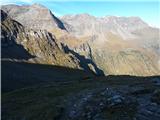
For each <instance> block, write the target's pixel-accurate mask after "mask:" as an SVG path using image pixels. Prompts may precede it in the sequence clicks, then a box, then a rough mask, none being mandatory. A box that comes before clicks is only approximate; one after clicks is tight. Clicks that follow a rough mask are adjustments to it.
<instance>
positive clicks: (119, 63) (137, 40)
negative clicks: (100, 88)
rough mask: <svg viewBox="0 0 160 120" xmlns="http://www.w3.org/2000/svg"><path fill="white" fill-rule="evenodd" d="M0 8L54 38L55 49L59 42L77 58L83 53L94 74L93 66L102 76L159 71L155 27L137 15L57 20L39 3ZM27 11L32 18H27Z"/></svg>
mask: <svg viewBox="0 0 160 120" xmlns="http://www.w3.org/2000/svg"><path fill="white" fill-rule="evenodd" d="M2 9H3V10H4V11H5V12H6V13H7V14H8V15H9V16H10V17H11V18H12V19H14V20H16V21H18V22H19V23H21V24H22V25H23V26H25V27H27V28H29V29H33V30H36V33H32V34H35V35H38V34H39V33H40V34H44V32H48V31H49V32H50V33H51V34H52V37H53V39H56V40H57V41H56V43H57V45H58V46H59V48H61V49H62V50H63V49H64V48H63V47H62V46H61V43H62V44H64V45H67V46H68V48H69V49H70V51H72V52H74V53H75V54H79V58H82V57H83V56H84V58H85V59H83V60H82V59H81V61H83V62H82V63H83V64H88V60H89V61H91V64H90V65H89V64H88V65H85V66H89V68H90V69H92V71H94V72H95V73H97V74H100V72H98V71H99V70H98V71H97V70H96V68H98V69H101V70H102V71H103V72H104V74H105V75H108V74H115V75H121V74H122V75H123V74H128V75H138V76H149V75H159V74H160V70H159V68H160V67H159V59H160V58H159V50H160V49H159V48H160V47H159V46H160V39H159V29H157V28H152V27H150V26H148V24H147V23H145V22H144V21H143V20H141V19H140V18H138V17H116V16H105V17H102V18H96V17H94V16H91V15H89V14H79V15H66V16H63V17H61V18H60V19H59V18H57V17H56V16H54V15H53V14H52V13H51V11H50V10H48V9H47V8H46V7H44V6H42V5H39V4H33V5H31V6H18V5H5V6H2ZM31 14H32V16H33V17H28V16H29V15H31ZM40 29H41V30H40ZM46 30H47V31H46ZM48 36H49V35H48ZM49 39H50V38H49ZM43 43H44V42H43ZM45 46H47V45H46V44H45ZM35 47H36V45H35ZM47 48H48V46H47ZM29 49H31V48H29ZM38 51H39V50H38ZM69 53H71V52H69ZM72 54H73V53H72ZM39 56H45V55H44V54H43V55H42V54H41V55H40V54H39ZM74 57H75V55H74ZM50 59H51V58H50ZM50 59H49V61H50ZM86 59H87V60H86ZM63 60H64V59H63ZM63 60H62V61H63ZM58 61H60V60H58ZM70 61H71V60H70ZM81 65H82V64H81ZM85 68H87V67H85Z"/></svg>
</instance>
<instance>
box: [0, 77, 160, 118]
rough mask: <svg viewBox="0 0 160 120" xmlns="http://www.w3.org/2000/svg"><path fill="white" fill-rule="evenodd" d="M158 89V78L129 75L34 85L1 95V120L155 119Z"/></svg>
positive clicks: (158, 108)
mask: <svg viewBox="0 0 160 120" xmlns="http://www.w3.org/2000/svg"><path fill="white" fill-rule="evenodd" d="M117 78H120V79H121V80H118V79H117ZM94 80H96V81H94ZM121 81H122V82H121ZM131 81H132V82H131ZM159 87H160V77H150V78H149V77H148V78H140V77H139V78H138V77H131V76H110V77H98V78H87V79H85V80H80V81H75V80H74V81H70V82H58V83H49V84H43V85H36V86H33V87H27V88H23V89H18V90H16V91H12V92H8V93H4V94H2V119H3V120H17V119H20V120H35V119H36V120H37V119H38V120H44V119H45V120H152V119H154V120H159V119H160V103H159V101H160V89H159Z"/></svg>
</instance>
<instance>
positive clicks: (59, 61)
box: [1, 11, 79, 68]
mask: <svg viewBox="0 0 160 120" xmlns="http://www.w3.org/2000/svg"><path fill="white" fill-rule="evenodd" d="M1 16H2V23H1V28H2V36H1V40H2V58H3V59H5V58H10V56H12V57H14V56H19V58H20V56H24V53H19V50H23V51H25V53H27V54H30V56H32V57H27V59H26V60H30V61H32V62H36V63H43V64H54V65H60V66H67V67H71V68H79V61H78V59H76V58H75V57H74V56H73V55H71V54H70V55H69V54H66V53H64V52H63V51H61V50H60V48H59V47H58V45H57V43H56V41H55V38H54V37H53V36H52V35H51V34H50V33H48V32H47V31H45V30H39V31H33V30H30V29H26V28H25V27H23V25H21V24H20V23H18V22H17V21H14V20H12V19H11V18H10V17H8V16H7V14H6V13H5V12H3V11H1ZM14 46H16V48H17V49H14V48H15V47H14ZM19 46H21V49H20V47H19ZM12 47H13V48H12ZM16 50H17V51H16ZM13 51H14V52H13ZM6 54H7V55H6ZM12 54H14V55H12ZM12 57H11V58H12ZM30 58H31V59H30Z"/></svg>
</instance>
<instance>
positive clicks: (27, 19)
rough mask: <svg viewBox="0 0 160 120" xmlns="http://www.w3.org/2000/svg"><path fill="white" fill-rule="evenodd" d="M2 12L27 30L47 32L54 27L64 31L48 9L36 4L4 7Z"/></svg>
mask: <svg viewBox="0 0 160 120" xmlns="http://www.w3.org/2000/svg"><path fill="white" fill-rule="evenodd" d="M2 10H4V11H5V12H6V13H8V14H9V15H10V16H11V18H12V19H15V20H16V21H18V22H19V23H21V24H22V25H24V26H25V27H27V28H32V29H35V30H37V29H42V30H43V29H46V30H48V31H50V30H52V29H53V28H55V27H56V28H60V29H65V27H64V26H63V23H62V22H61V21H60V20H59V19H58V18H56V17H55V16H54V15H53V14H52V12H51V11H50V10H49V9H47V8H46V7H45V6H43V5H40V4H37V3H36V4H33V5H27V6H17V5H4V6H2Z"/></svg>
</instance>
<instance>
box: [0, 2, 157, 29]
mask: <svg viewBox="0 0 160 120" xmlns="http://www.w3.org/2000/svg"><path fill="white" fill-rule="evenodd" d="M0 3H1V4H8V3H15V4H19V5H21V4H33V3H40V4H42V5H44V6H46V7H48V8H49V9H50V10H51V11H52V12H53V13H54V14H55V15H57V16H62V15H66V14H79V13H88V14H91V15H94V16H97V17H101V16H107V15H114V16H127V17H129V16H138V17H140V18H141V19H143V20H144V21H146V22H147V23H148V24H149V25H152V26H155V27H159V28H160V0H123V1H122V0H112V1H111V0H5V1H4V0H1V1H0Z"/></svg>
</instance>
